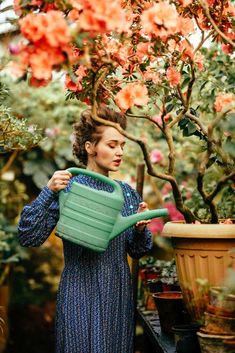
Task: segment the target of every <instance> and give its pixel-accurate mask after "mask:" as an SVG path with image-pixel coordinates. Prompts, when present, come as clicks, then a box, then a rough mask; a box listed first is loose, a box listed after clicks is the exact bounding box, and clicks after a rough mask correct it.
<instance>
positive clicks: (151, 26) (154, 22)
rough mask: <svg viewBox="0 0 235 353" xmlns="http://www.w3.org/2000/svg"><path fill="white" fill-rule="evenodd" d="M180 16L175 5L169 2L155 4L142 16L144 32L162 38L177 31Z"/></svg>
mask: <svg viewBox="0 0 235 353" xmlns="http://www.w3.org/2000/svg"><path fill="white" fill-rule="evenodd" d="M178 19H179V15H178V12H177V11H176V8H175V6H174V5H171V4H169V3H168V2H159V3H155V4H154V5H153V6H152V7H150V8H148V9H147V10H144V11H143V13H142V15H141V24H142V26H143V32H145V33H148V34H155V35H157V36H160V37H164V36H168V35H170V34H174V33H175V32H176V31H177V26H178Z"/></svg>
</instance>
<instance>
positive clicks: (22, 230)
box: [18, 170, 72, 247]
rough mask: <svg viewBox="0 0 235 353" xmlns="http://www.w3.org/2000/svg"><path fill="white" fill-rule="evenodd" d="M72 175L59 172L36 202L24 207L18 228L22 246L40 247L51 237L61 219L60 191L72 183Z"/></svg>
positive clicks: (53, 176) (66, 172)
mask: <svg viewBox="0 0 235 353" xmlns="http://www.w3.org/2000/svg"><path fill="white" fill-rule="evenodd" d="M71 177H72V174H71V173H69V172H68V171H67V170H57V171H55V173H54V174H53V175H52V177H51V179H50V180H49V181H48V183H47V186H46V187H44V189H43V190H42V191H41V192H40V194H39V195H38V197H37V198H36V200H35V201H33V202H32V203H31V204H30V205H27V206H25V207H24V209H23V211H22V213H21V218H20V222H19V226H18V236H19V241H20V244H21V245H22V246H28V247H29V246H40V245H41V244H42V243H44V241H45V240H46V239H47V238H48V237H49V235H50V234H51V232H52V230H53V229H54V228H55V226H56V224H57V222H58V219H59V200H58V191H61V190H63V189H65V188H66V187H67V186H68V184H69V183H70V179H71Z"/></svg>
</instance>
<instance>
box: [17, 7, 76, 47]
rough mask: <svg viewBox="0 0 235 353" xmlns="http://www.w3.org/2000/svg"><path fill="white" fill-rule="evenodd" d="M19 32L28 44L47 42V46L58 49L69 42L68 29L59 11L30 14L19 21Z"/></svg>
mask: <svg viewBox="0 0 235 353" xmlns="http://www.w3.org/2000/svg"><path fill="white" fill-rule="evenodd" d="M19 24H20V27H21V32H22V34H23V36H24V37H25V38H27V39H28V40H29V41H30V42H33V43H35V42H38V41H39V40H44V41H47V42H48V44H49V45H51V46H54V47H56V46H57V47H59V46H61V45H64V44H68V43H69V42H70V40H71V36H70V33H69V28H68V26H67V23H66V21H65V19H64V18H63V15H62V13H61V12H60V11H54V10H52V11H48V12H47V13H39V14H35V13H30V14H28V15H26V16H25V17H24V18H23V19H22V20H19Z"/></svg>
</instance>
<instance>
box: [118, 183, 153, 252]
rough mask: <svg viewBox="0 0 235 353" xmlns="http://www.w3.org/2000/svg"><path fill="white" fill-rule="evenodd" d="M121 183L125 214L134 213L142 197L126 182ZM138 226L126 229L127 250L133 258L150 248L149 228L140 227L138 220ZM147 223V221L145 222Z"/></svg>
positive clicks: (150, 236)
mask: <svg viewBox="0 0 235 353" xmlns="http://www.w3.org/2000/svg"><path fill="white" fill-rule="evenodd" d="M122 185H123V188H124V190H123V193H124V197H125V209H126V210H127V214H125V215H124V216H127V215H129V214H134V213H136V212H137V211H138V210H139V207H140V204H141V203H142V199H141V197H140V195H139V194H138V193H137V191H135V190H134V189H132V188H131V187H130V186H129V185H128V184H126V183H125V184H124V183H122ZM138 223H139V225H140V226H139V227H138V226H133V227H131V228H129V229H128V230H127V233H128V234H127V252H128V254H129V255H130V256H131V257H133V258H140V257H142V256H143V255H145V254H146V253H147V252H148V251H149V250H151V248H152V245H153V244H152V234H151V232H150V230H149V229H148V228H147V226H145V227H141V224H142V223H143V222H142V221H141V222H138ZM147 223H148V222H147Z"/></svg>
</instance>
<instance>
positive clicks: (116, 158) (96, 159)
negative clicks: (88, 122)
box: [87, 126, 126, 175]
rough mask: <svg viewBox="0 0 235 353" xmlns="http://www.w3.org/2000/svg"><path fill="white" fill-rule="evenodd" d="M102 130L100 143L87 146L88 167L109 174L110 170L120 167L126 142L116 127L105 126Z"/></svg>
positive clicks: (113, 170)
mask: <svg viewBox="0 0 235 353" xmlns="http://www.w3.org/2000/svg"><path fill="white" fill-rule="evenodd" d="M102 130H103V132H102V136H101V139H100V141H99V142H98V144H97V145H93V144H90V145H89V146H88V147H87V151H88V164H87V168H88V169H91V170H93V171H95V172H97V173H100V174H103V175H108V173H109V171H112V172H115V171H117V170H118V169H119V166H120V164H121V162H122V156H123V149H124V146H125V143H126V142H125V137H124V136H123V135H122V134H120V132H118V131H117V130H116V129H115V128H113V127H110V126H105V127H102ZM90 152H91V153H90Z"/></svg>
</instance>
